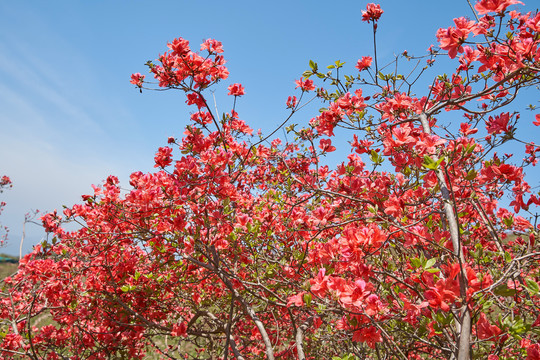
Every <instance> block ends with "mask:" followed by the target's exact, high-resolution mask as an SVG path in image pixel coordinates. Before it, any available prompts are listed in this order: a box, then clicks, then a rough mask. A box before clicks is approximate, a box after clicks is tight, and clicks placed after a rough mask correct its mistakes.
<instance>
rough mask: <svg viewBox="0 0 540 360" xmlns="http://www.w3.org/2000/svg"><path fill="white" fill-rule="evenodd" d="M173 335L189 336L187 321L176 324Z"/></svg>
mask: <svg viewBox="0 0 540 360" xmlns="http://www.w3.org/2000/svg"><path fill="white" fill-rule="evenodd" d="M171 335H172V336H182V337H186V336H187V324H186V322H185V321H183V322H181V323H180V324H174V325H173V327H172V331H171Z"/></svg>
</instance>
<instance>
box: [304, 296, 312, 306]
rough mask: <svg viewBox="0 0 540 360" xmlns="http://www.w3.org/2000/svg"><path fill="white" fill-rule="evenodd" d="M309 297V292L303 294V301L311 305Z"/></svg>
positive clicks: (310, 297)
mask: <svg viewBox="0 0 540 360" xmlns="http://www.w3.org/2000/svg"><path fill="white" fill-rule="evenodd" d="M311 299H312V296H311V294H304V303H305V304H306V306H310V305H311Z"/></svg>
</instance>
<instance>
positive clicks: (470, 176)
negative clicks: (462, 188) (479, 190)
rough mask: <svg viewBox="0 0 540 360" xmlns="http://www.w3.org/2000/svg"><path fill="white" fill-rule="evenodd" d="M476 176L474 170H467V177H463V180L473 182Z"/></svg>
mask: <svg viewBox="0 0 540 360" xmlns="http://www.w3.org/2000/svg"><path fill="white" fill-rule="evenodd" d="M476 175H477V172H476V170H474V169H471V170H469V172H468V173H467V176H465V179H466V180H474V179H476Z"/></svg>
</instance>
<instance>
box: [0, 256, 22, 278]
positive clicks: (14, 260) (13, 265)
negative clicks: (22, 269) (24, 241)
mask: <svg viewBox="0 0 540 360" xmlns="http://www.w3.org/2000/svg"><path fill="white" fill-rule="evenodd" d="M18 266H19V258H18V257H16V256H11V255H6V254H0V280H2V279H4V278H5V277H7V276H10V275H13V274H14V273H15V271H17V267H18Z"/></svg>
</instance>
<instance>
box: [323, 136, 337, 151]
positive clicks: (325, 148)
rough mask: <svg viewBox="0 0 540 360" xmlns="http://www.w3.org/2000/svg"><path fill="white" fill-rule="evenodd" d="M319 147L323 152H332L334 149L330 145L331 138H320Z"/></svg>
mask: <svg viewBox="0 0 540 360" xmlns="http://www.w3.org/2000/svg"><path fill="white" fill-rule="evenodd" d="M319 148H321V149H322V151H323V152H332V151H335V150H336V147H335V146H332V140H330V139H321V141H320V143H319Z"/></svg>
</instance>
